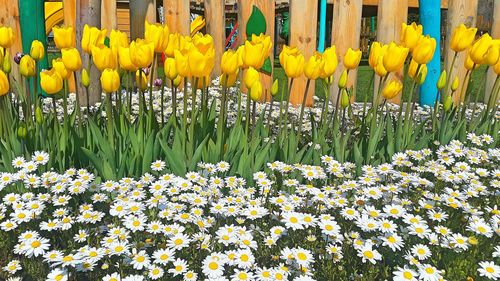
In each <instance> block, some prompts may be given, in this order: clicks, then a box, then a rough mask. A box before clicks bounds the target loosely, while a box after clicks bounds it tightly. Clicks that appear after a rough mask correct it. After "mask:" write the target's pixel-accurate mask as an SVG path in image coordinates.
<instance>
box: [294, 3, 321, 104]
mask: <svg viewBox="0 0 500 281" xmlns="http://www.w3.org/2000/svg"><path fill="white" fill-rule="evenodd" d="M317 18H318V1H302V0H291V1H290V46H294V47H297V48H299V49H300V50H301V51H302V53H303V54H304V57H305V60H306V61H307V60H308V59H309V57H310V56H311V55H312V54H313V53H314V52H315V51H316V32H317V23H318V22H317ZM306 83H307V78H306V77H305V76H302V77H300V78H296V79H294V82H293V85H292V89H291V92H290V102H291V103H293V104H302V101H303V99H304V95H306V105H307V106H311V105H312V104H313V102H314V100H313V97H314V81H311V83H310V85H309V90H308V91H307V93H305V89H306Z"/></svg>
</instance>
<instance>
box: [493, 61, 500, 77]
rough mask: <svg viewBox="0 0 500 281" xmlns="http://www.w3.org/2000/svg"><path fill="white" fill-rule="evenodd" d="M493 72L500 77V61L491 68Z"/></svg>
mask: <svg viewBox="0 0 500 281" xmlns="http://www.w3.org/2000/svg"><path fill="white" fill-rule="evenodd" d="M493 71H495V73H496V75H500V60H499V61H498V62H497V63H496V64H495V65H494V66H493Z"/></svg>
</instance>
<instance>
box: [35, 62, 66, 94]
mask: <svg viewBox="0 0 500 281" xmlns="http://www.w3.org/2000/svg"><path fill="white" fill-rule="evenodd" d="M40 86H41V87H42V90H44V91H45V92H46V93H47V94H49V95H53V94H56V93H58V92H59V91H61V89H62V88H63V78H62V77H61V75H60V74H59V72H57V71H56V69H55V68H52V69H50V70H43V71H41V72H40Z"/></svg>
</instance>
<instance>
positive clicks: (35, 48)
mask: <svg viewBox="0 0 500 281" xmlns="http://www.w3.org/2000/svg"><path fill="white" fill-rule="evenodd" d="M30 55H31V57H32V58H33V59H34V60H36V61H39V60H41V59H43V57H44V56H45V47H44V46H43V44H42V42H40V41H38V40H33V42H31V49H30Z"/></svg>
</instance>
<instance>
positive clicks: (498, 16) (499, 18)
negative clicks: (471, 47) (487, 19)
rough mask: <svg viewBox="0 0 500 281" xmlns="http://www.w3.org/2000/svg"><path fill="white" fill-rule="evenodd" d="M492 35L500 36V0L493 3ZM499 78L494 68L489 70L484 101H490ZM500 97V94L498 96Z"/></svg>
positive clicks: (494, 36)
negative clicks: (494, 84)
mask: <svg viewBox="0 0 500 281" xmlns="http://www.w3.org/2000/svg"><path fill="white" fill-rule="evenodd" d="M491 37H493V38H500V0H494V4H493V23H492V26H491ZM496 79H497V74H496V73H495V72H494V71H493V69H491V68H490V69H489V70H488V77H487V78H486V88H485V89H486V90H485V92H484V101H485V102H488V100H489V98H490V94H491V90H492V89H493V83H495V80H496ZM498 98H499V99H500V95H499V96H498Z"/></svg>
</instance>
